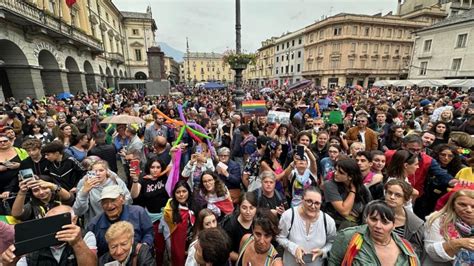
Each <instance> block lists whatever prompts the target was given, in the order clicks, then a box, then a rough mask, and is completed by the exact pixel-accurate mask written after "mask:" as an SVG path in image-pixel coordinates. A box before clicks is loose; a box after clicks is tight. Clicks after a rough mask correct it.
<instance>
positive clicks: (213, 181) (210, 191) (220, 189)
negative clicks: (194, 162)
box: [199, 171, 234, 218]
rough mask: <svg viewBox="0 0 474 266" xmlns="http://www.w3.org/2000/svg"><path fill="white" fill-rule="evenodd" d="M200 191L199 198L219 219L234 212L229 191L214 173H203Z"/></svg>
mask: <svg viewBox="0 0 474 266" xmlns="http://www.w3.org/2000/svg"><path fill="white" fill-rule="evenodd" d="M199 189H200V193H199V197H200V198H201V199H202V200H203V201H204V204H205V205H206V206H205V207H207V208H208V209H210V210H211V211H212V212H213V213H214V214H215V215H216V216H217V217H218V218H222V217H223V216H225V215H227V214H230V213H232V212H233V211H234V205H233V204H232V199H231V197H230V192H229V190H228V189H227V187H226V186H225V184H224V182H223V181H222V180H221V179H220V178H219V176H217V174H215V173H214V172H211V171H206V172H204V173H202V175H201V182H200V183H199ZM200 207H202V206H200Z"/></svg>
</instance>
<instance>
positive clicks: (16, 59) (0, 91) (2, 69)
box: [0, 40, 44, 101]
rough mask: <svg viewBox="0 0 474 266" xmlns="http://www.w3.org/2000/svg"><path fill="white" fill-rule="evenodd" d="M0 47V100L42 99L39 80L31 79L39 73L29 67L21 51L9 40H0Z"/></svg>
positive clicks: (42, 93)
mask: <svg viewBox="0 0 474 266" xmlns="http://www.w3.org/2000/svg"><path fill="white" fill-rule="evenodd" d="M0 47H1V49H0V98H3V97H4V98H8V97H15V98H16V99H24V98H26V97H42V96H43V95H44V92H43V88H42V84H41V80H40V79H36V82H35V79H34V78H33V77H34V75H35V74H36V75H39V71H38V69H32V68H31V67H30V65H29V63H28V59H27V58H26V56H25V54H24V53H23V51H22V49H21V48H20V47H18V45H16V44H15V43H14V42H12V41H10V40H0ZM2 96H3V97H2ZM0 101H1V100H0Z"/></svg>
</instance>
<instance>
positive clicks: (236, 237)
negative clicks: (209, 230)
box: [222, 214, 252, 253]
mask: <svg viewBox="0 0 474 266" xmlns="http://www.w3.org/2000/svg"><path fill="white" fill-rule="evenodd" d="M237 217H238V215H236V214H232V217H231V218H230V220H229V221H228V222H226V223H224V224H223V225H222V228H223V229H224V230H225V231H226V232H227V235H229V237H230V239H231V240H232V251H234V252H237V253H239V248H240V240H242V237H243V236H244V235H246V234H251V233H252V227H250V228H249V229H246V228H244V227H243V226H242V225H241V224H240V223H239V221H238V220H237Z"/></svg>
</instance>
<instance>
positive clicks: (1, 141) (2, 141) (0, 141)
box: [0, 139, 9, 143]
mask: <svg viewBox="0 0 474 266" xmlns="http://www.w3.org/2000/svg"><path fill="white" fill-rule="evenodd" d="M7 142H9V140H8V139H4V140H0V143H7Z"/></svg>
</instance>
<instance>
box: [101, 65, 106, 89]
mask: <svg viewBox="0 0 474 266" xmlns="http://www.w3.org/2000/svg"><path fill="white" fill-rule="evenodd" d="M99 73H100V87H101V88H104V87H107V81H106V79H105V73H104V70H103V69H102V66H101V65H99Z"/></svg>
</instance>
